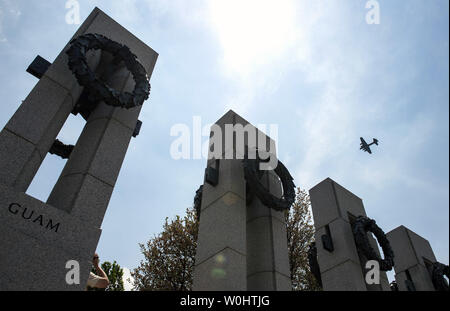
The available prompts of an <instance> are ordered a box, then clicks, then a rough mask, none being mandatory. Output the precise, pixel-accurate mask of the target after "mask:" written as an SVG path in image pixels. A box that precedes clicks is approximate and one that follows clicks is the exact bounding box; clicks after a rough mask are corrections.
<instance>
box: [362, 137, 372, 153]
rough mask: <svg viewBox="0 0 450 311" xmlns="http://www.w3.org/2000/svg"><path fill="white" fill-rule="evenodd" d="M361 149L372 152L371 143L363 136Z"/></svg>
mask: <svg viewBox="0 0 450 311" xmlns="http://www.w3.org/2000/svg"><path fill="white" fill-rule="evenodd" d="M360 149H361V150H364V151H365V152H368V153H370V154H372V150H370V147H369V145H368V144H367V143H366V141H365V140H364V138H362V137H361V148H360Z"/></svg>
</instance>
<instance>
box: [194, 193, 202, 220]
mask: <svg viewBox="0 0 450 311" xmlns="http://www.w3.org/2000/svg"><path fill="white" fill-rule="evenodd" d="M202 198H203V185H201V186H200V188H198V190H197V191H196V192H195V197H194V209H195V211H196V213H197V220H198V221H200V212H201V210H202Z"/></svg>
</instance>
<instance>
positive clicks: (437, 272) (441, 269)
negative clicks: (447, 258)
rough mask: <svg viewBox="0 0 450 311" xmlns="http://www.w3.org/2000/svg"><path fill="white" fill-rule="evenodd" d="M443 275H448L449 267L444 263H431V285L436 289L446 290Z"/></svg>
mask: <svg viewBox="0 0 450 311" xmlns="http://www.w3.org/2000/svg"><path fill="white" fill-rule="evenodd" d="M444 275H446V276H447V277H449V268H448V266H447V265H444V264H442V263H440V262H435V263H434V264H433V270H432V273H431V279H432V281H433V285H434V287H435V288H436V290H437V291H448V290H449V286H448V283H447V282H446V280H445V279H444Z"/></svg>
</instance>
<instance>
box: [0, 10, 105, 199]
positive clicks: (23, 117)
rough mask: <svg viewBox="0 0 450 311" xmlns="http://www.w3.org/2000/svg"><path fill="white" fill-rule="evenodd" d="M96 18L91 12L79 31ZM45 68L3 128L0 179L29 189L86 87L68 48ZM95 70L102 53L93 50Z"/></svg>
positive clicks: (8, 183)
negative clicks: (73, 66) (69, 62)
mask: <svg viewBox="0 0 450 311" xmlns="http://www.w3.org/2000/svg"><path fill="white" fill-rule="evenodd" d="M91 21H92V16H90V17H89V18H88V19H87V20H86V22H85V23H84V24H83V26H82V27H81V28H80V30H78V31H77V33H76V35H81V34H82V33H83V29H84V28H86V25H87V24H90V23H91ZM68 48H69V45H67V46H66V47H65V48H64V49H63V51H62V52H61V53H60V54H59V55H58V57H57V58H56V60H55V61H54V62H53V64H52V65H51V66H50V68H49V69H48V70H47V72H45V74H44V76H43V77H42V78H41V79H40V80H39V82H38V83H37V84H36V86H35V87H34V88H33V90H32V91H31V92H30V94H29V95H28V96H27V98H26V99H25V100H24V101H23V102H22V104H21V105H20V107H19V108H18V109H17V111H16V113H15V114H14V115H13V116H12V118H11V119H10V120H9V122H8V123H7V124H6V126H5V128H4V129H3V130H2V131H1V132H0V183H2V184H4V185H8V186H10V187H13V188H14V189H16V190H17V191H20V192H25V191H26V190H27V189H28V187H29V185H30V184H31V182H32V181H33V178H34V176H35V175H36V173H37V171H38V169H39V167H40V166H41V164H42V162H43V161H44V158H45V156H46V155H47V153H48V151H49V150H50V147H51V146H52V145H53V142H54V141H55V139H56V137H57V135H58V133H59V132H60V130H61V128H62V126H63V125H64V123H65V122H66V120H67V118H68V117H69V115H70V113H71V112H72V110H73V108H74V106H75V104H76V102H77V101H78V98H79V97H80V94H81V91H82V88H81V87H80V86H79V85H78V82H77V81H76V79H75V77H74V76H73V74H72V72H71V71H70V70H69V68H68V66H67V55H66V53H65V52H66V50H67V49H68ZM89 54H90V55H89V57H88V63H89V66H90V68H92V69H93V70H95V68H96V67H97V65H98V63H99V61H100V56H101V53H99V52H97V53H94V52H91V53H89Z"/></svg>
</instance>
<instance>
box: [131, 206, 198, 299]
mask: <svg viewBox="0 0 450 311" xmlns="http://www.w3.org/2000/svg"><path fill="white" fill-rule="evenodd" d="M197 232H198V221H197V216H196V212H195V211H194V210H189V209H188V210H186V216H185V217H184V218H181V217H180V216H177V217H176V218H175V219H174V220H172V221H171V222H169V221H168V219H167V218H166V221H165V224H164V227H163V232H161V233H160V234H159V235H157V236H155V237H154V238H153V239H151V240H149V241H148V242H147V244H146V245H144V244H139V246H140V248H141V252H142V254H143V255H144V258H145V260H144V261H141V263H140V266H139V267H138V268H136V269H134V271H133V272H132V276H133V278H134V284H135V289H137V290H166V291H187V290H191V288H192V274H193V270H194V260H195V251H196V248H197Z"/></svg>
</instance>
